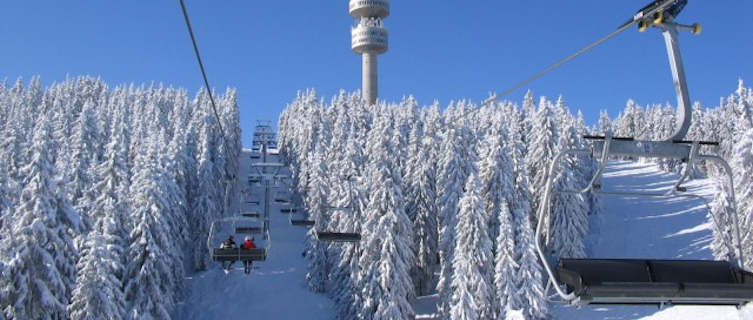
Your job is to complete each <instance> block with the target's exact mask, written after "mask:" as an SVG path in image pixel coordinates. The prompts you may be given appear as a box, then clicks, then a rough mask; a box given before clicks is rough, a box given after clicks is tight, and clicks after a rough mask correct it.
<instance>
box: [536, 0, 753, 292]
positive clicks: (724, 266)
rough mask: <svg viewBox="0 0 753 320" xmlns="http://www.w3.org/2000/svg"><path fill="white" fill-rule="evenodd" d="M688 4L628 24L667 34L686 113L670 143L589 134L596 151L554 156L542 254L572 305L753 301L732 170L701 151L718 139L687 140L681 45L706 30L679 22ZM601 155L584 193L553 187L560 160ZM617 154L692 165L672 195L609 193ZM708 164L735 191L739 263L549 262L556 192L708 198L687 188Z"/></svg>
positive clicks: (658, 4)
mask: <svg viewBox="0 0 753 320" xmlns="http://www.w3.org/2000/svg"><path fill="white" fill-rule="evenodd" d="M686 3H687V1H686V0H657V1H654V2H653V3H651V4H650V5H648V6H646V7H644V8H643V9H641V10H640V11H639V12H638V14H636V15H635V16H634V18H633V19H632V20H631V21H629V22H628V24H629V23H636V22H640V26H641V31H643V30H644V29H645V27H646V25H648V26H654V27H658V28H661V29H662V30H663V34H664V38H665V42H666V45H667V53H668V56H669V60H670V67H671V71H672V77H673V79H674V83H675V89H676V93H677V101H678V108H679V109H680V112H679V114H678V118H679V119H678V120H679V121H678V122H679V123H680V126H679V128H677V130H676V131H675V132H674V133H673V134H672V136H671V137H670V138H669V139H667V140H665V141H639V140H636V139H634V138H630V137H627V138H617V137H612V136H611V134H609V133H607V134H606V136H584V138H585V139H586V140H589V141H591V143H592V149H573V150H563V151H561V152H560V153H559V154H557V155H556V156H555V157H554V159H553V161H552V163H551V165H550V166H549V168H548V171H547V177H548V178H547V181H546V186H545V190H544V197H543V198H542V200H541V205H540V207H539V212H538V222H537V225H536V237H535V239H536V251H537V253H538V256H539V259H540V260H541V263H542V265H543V266H544V269H545V271H546V273H547V275H548V276H549V286H548V290H549V289H551V288H554V289H555V290H556V293H557V295H558V296H559V297H560V298H561V299H562V300H563V301H565V302H567V303H570V304H573V305H588V304H656V305H659V306H663V305H670V304H689V305H734V306H738V307H739V306H741V305H743V304H745V303H748V302H750V301H753V273H750V272H748V271H747V270H744V269H743V261H744V257H743V252H742V245H741V242H740V225H739V222H738V219H737V214H736V212H735V211H736V204H735V198H734V186H733V182H732V170H731V169H730V167H729V165H728V164H727V162H726V161H724V159H722V158H721V157H719V156H716V155H705V154H700V153H699V149H700V146H701V145H718V143H717V142H706V141H687V140H684V137H685V135H686V133H687V131H688V128H689V127H690V122H691V111H690V110H691V109H690V107H689V101H690V98H689V94H688V88H687V82H686V79H685V72H684V70H683V65H682V60H681V57H680V52H679V47H678V41H677V30H689V31H691V32H693V33H697V32H695V31H697V30H699V27H695V28H691V27H692V26H683V25H680V24H677V23H675V22H674V18H675V16H676V15H677V14H678V13H679V12H680V11H681V10H682V8H683V7H684V6H685V4H686ZM626 25H627V24H626ZM694 26H697V24H696V25H694ZM598 152H600V163H599V167H598V169H597V170H596V172H595V173H594V175H593V177H592V178H591V180H590V182H589V184H588V185H587V186H586V187H585V188H584V189H582V190H558V191H553V190H552V184H553V181H554V179H555V176H556V172H557V168H558V165H559V162H560V160H561V159H562V158H563V157H564V156H566V155H587V154H591V153H598ZM609 156H625V157H646V158H658V159H674V160H680V161H683V162H685V163H686V166H685V169H684V171H683V173H682V175H681V177H680V179H678V180H677V181H676V182H675V184H674V186H673V187H672V189H671V190H670V191H668V192H666V193H648V192H607V191H602V190H601V185H600V184H599V179H600V178H601V175H602V173H603V172H604V169H605V167H606V166H607V160H608V158H609ZM703 160H705V161H708V162H710V163H716V164H718V165H719V166H720V167H721V168H722V169H723V170H722V172H723V173H724V174H725V175H726V179H725V180H724V181H723V183H725V184H726V185H727V186H726V187H727V190H729V199H728V200H729V203H730V204H731V208H730V210H731V211H732V212H731V214H730V215H731V216H732V224H733V228H734V229H733V236H734V241H735V244H736V251H737V252H736V259H737V263H736V264H735V263H733V262H732V261H707V260H662V259H590V258H589V259H570V258H561V259H560V260H559V263H558V264H557V266H556V267H552V265H551V264H550V263H549V257H548V256H547V255H546V254H545V251H544V246H543V245H542V240H544V241H545V242H547V243H548V241H549V237H550V233H549V232H548V230H549V228H548V227H546V228H545V225H546V226H548V225H549V224H550V221H551V214H550V210H551V200H552V195H553V193H554V192H561V193H574V194H586V193H592V194H607V195H622V196H630V197H692V198H698V199H703V200H706V199H705V198H703V197H702V196H700V195H695V194H687V193H685V192H686V191H687V190H686V189H685V188H683V187H682V183H683V182H685V180H686V179H687V178H688V177H689V174H690V172H691V171H692V170H693V166H694V165H695V163H696V162H697V161H703ZM707 207H708V205H707ZM712 222H713V223H716V220H715V219H712ZM544 229H546V230H547V232H546V234H543V233H544ZM542 237H543V238H544V239H542ZM548 290H547V291H548Z"/></svg>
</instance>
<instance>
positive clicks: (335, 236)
mask: <svg viewBox="0 0 753 320" xmlns="http://www.w3.org/2000/svg"><path fill="white" fill-rule="evenodd" d="M343 180H346V181H348V185H349V187H350V188H349V189H348V205H347V206H343V207H335V206H327V209H328V210H330V211H336V210H351V212H352V210H353V207H354V203H355V201H353V193H352V190H353V181H355V180H354V179H353V178H352V177H347V178H345V179H343ZM316 239H317V240H319V241H321V242H351V243H356V242H359V241H361V234H360V233H355V232H333V231H317V232H316Z"/></svg>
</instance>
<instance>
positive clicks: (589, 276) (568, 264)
mask: <svg viewBox="0 0 753 320" xmlns="http://www.w3.org/2000/svg"><path fill="white" fill-rule="evenodd" d="M560 266H561V267H562V268H565V269H567V270H569V271H572V272H575V273H577V274H578V275H579V276H580V277H581V279H582V280H583V283H584V284H585V285H593V284H600V283H602V282H650V281H651V277H650V274H649V272H648V269H647V268H646V262H645V260H630V259H560Z"/></svg>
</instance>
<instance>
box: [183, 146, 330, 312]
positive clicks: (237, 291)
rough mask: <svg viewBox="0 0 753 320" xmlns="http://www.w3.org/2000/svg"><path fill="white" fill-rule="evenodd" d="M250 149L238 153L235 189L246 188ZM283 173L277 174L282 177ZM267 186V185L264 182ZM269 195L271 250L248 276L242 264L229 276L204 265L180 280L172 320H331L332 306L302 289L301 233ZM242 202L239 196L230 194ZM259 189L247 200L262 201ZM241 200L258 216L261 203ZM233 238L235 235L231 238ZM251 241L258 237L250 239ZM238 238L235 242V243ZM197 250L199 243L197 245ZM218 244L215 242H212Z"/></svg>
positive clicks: (274, 157) (272, 159)
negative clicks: (181, 291) (182, 289)
mask: <svg viewBox="0 0 753 320" xmlns="http://www.w3.org/2000/svg"><path fill="white" fill-rule="evenodd" d="M251 161H259V160H257V159H251V158H250V150H244V152H243V154H242V156H241V160H240V165H241V169H240V171H241V172H240V177H241V178H240V179H239V182H238V183H240V184H241V185H240V186H239V187H240V188H238V189H239V190H243V189H244V188H247V187H249V184H248V181H247V179H246V177H248V174H249V173H250V170H251V169H250V164H251ZM267 161H268V162H279V160H278V156H277V155H269V156H268V159H267ZM287 172H288V171H287V170H285V169H283V171H281V173H287ZM270 185H272V184H271V183H270ZM280 188H282V186H279V187H274V188H272V190H271V191H270V198H271V199H270V201H269V203H270V209H271V210H270V212H269V215H270V226H269V229H270V238H271V240H272V243H271V249H270V251H269V253H268V255H267V260H266V261H263V262H255V263H254V269H253V270H252V271H251V274H250V275H246V274H244V273H243V265H242V264H241V263H239V262H236V263H235V264H234V265H233V269H234V270H232V271H231V272H230V273H229V274H226V273H225V272H224V271H223V270H222V269H221V268H220V266H219V263H213V264H212V265H210V267H209V270H208V271H206V272H201V273H196V274H193V275H191V276H189V277H188V279H187V281H186V287H187V292H186V299H185V302H184V304H183V306H182V308H181V310H180V311H179V314H178V317H176V319H207V320H211V319H218V320H233V319H279V320H285V319H296V320H298V319H312V320H316V319H334V311H333V306H332V302H331V301H330V299H329V298H328V297H326V296H324V295H320V294H316V293H313V292H311V291H309V290H308V288H307V286H306V283H305V277H306V268H307V262H306V260H304V259H303V257H302V256H301V252H302V251H303V248H304V239H305V236H304V235H305V232H306V228H302V227H293V226H291V225H290V224H289V222H288V216H287V215H286V214H282V213H280V210H279V209H280V204H278V203H275V202H274V194H275V191H277V190H279V189H280ZM236 196H237V197H243V195H242V194H238V195H236ZM263 196H264V187H263V186H261V185H258V184H257V185H254V186H252V187H251V197H252V198H254V199H262V200H263ZM238 200H242V201H241V204H242V206H243V207H242V209H244V210H246V211H249V210H251V211H253V210H256V211H258V212H260V213H262V215H263V212H264V208H263V206H264V201H261V202H260V204H259V206H257V205H255V204H247V203H246V201H245V199H236V201H238ZM237 237H238V236H236V238H237ZM256 238H257V240H258V239H259V238H261V236H259V235H257V236H256ZM240 240H242V239H236V242H240ZM202 245H203V244H202ZM218 245H219V243H218Z"/></svg>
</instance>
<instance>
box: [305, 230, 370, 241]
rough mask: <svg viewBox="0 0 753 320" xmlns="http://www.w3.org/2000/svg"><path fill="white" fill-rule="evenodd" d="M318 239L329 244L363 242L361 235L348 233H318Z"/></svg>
mask: <svg viewBox="0 0 753 320" xmlns="http://www.w3.org/2000/svg"><path fill="white" fill-rule="evenodd" d="M316 238H317V239H319V241H329V242H358V241H361V234H360V233H347V232H317V233H316Z"/></svg>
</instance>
